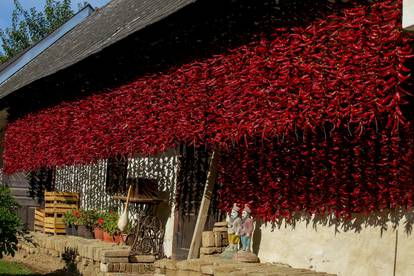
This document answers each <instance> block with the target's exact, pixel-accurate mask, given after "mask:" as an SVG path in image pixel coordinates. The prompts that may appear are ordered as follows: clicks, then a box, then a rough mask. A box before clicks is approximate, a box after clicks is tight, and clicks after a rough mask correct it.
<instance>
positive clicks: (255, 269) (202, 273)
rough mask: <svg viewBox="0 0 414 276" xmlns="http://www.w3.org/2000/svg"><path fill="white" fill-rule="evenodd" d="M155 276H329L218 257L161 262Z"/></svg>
mask: <svg viewBox="0 0 414 276" xmlns="http://www.w3.org/2000/svg"><path fill="white" fill-rule="evenodd" d="M154 266H155V274H154V276H209V275H213V276H248V275H252V276H294V275H295V276H301V275H303V276H305V275H306V276H328V275H331V276H332V275H334V274H327V273H319V272H315V271H311V270H308V269H297V268H292V267H290V266H288V265H283V264H269V263H264V264H260V263H257V264H248V263H238V262H234V261H231V260H224V259H221V258H220V257H218V256H205V257H203V258H201V259H194V260H187V261H178V262H177V261H174V260H169V259H164V260H159V261H156V262H155V263H154Z"/></svg>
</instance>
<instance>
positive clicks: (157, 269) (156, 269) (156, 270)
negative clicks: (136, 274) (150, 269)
mask: <svg viewBox="0 0 414 276" xmlns="http://www.w3.org/2000/svg"><path fill="white" fill-rule="evenodd" d="M165 271H166V269H165V268H158V267H157V268H155V269H154V273H155V274H165Z"/></svg>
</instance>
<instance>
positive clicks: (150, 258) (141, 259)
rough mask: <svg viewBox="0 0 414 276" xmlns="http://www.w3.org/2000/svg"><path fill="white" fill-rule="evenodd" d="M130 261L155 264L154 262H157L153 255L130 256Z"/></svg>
mask: <svg viewBox="0 0 414 276" xmlns="http://www.w3.org/2000/svg"><path fill="white" fill-rule="evenodd" d="M129 261H130V262H131V263H153V262H155V256H153V255H135V256H130V257H129Z"/></svg>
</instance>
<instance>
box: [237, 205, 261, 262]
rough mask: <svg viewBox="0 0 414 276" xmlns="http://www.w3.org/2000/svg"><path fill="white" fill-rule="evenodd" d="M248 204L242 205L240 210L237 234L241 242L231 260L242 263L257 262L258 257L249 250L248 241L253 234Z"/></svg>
mask: <svg viewBox="0 0 414 276" xmlns="http://www.w3.org/2000/svg"><path fill="white" fill-rule="evenodd" d="M251 213H252V211H251V209H250V207H249V205H247V204H246V205H244V209H243V212H242V224H241V227H240V229H239V235H240V239H241V242H242V248H241V250H240V251H239V252H237V254H235V255H234V256H233V260H236V261H238V262H244V263H258V262H260V260H259V258H258V257H257V256H256V255H255V254H253V253H252V252H251V251H250V241H251V239H252V235H253V219H252V217H251Z"/></svg>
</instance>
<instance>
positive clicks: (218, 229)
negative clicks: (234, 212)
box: [213, 227, 227, 233]
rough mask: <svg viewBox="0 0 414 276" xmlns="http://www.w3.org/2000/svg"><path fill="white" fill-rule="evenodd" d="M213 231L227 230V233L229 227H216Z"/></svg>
mask: <svg viewBox="0 0 414 276" xmlns="http://www.w3.org/2000/svg"><path fill="white" fill-rule="evenodd" d="M213 232H226V233H227V227H214V228H213Z"/></svg>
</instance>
